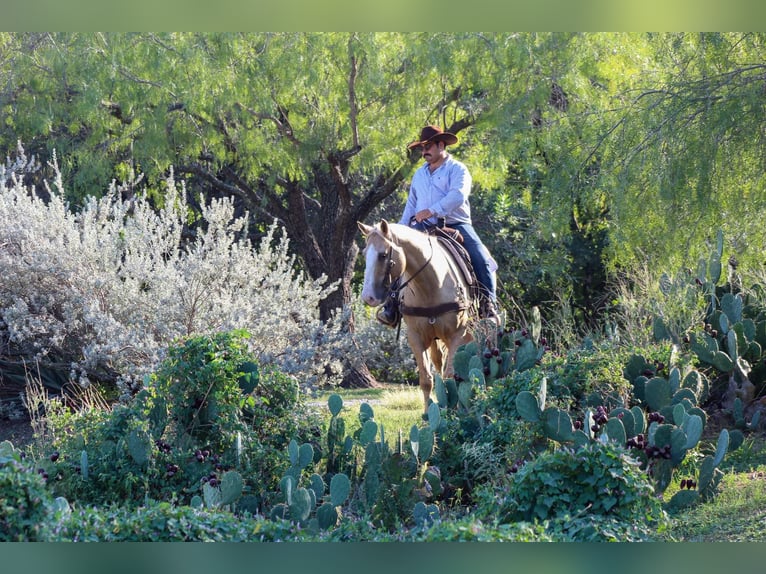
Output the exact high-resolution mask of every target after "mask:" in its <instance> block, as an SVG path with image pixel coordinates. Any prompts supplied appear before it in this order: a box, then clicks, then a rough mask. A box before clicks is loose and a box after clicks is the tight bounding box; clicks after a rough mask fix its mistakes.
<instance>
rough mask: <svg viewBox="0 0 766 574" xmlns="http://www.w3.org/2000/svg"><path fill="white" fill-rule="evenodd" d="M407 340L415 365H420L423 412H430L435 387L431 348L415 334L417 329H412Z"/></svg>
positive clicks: (419, 379)
mask: <svg viewBox="0 0 766 574" xmlns="http://www.w3.org/2000/svg"><path fill="white" fill-rule="evenodd" d="M407 339H408V340H409V343H410V348H411V349H412V353H413V354H414V355H415V363H417V365H418V381H419V383H420V390H421V391H422V393H423V412H424V413H427V412H428V404H429V402H430V401H431V390H432V389H433V386H434V377H433V375H432V374H431V357H430V352H429V351H430V346H429V345H426V344H425V342H424V341H423V340H422V339H421V338H420V337H419V336H418V335H417V334H416V333H415V329H410V330H409V332H408V333H407Z"/></svg>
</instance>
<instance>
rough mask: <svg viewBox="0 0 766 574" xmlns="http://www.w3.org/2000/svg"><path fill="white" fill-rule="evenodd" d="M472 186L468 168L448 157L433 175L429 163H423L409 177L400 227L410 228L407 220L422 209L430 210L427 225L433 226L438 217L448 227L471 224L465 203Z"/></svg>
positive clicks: (469, 208)
mask: <svg viewBox="0 0 766 574" xmlns="http://www.w3.org/2000/svg"><path fill="white" fill-rule="evenodd" d="M471 183H472V179H471V174H470V173H469V172H468V168H467V167H466V166H465V165H464V164H463V163H461V162H459V161H458V160H456V159H454V158H453V157H452V156H451V155H449V154H447V157H446V159H445V160H444V162H443V163H442V164H441V165H440V166H439V167H438V168H436V170H435V171H434V172H433V173H432V172H431V170H430V169H429V168H428V163H427V162H426V163H424V164H423V165H422V166H420V167H419V168H418V169H417V171H415V174H414V175H413V176H412V182H411V183H410V193H409V195H408V197H407V203H406V205H405V206H404V213H403V214H402V218H401V219H400V220H399V223H401V224H402V225H409V224H410V219H412V217H413V216H414V215H415V214H416V213H417V212H418V211H421V210H423V209H429V210H431V212H432V213H433V214H434V215H433V217H431V218H430V219H429V222H430V223H434V224H435V223H436V219H437V218H438V217H444V218H445V220H446V224H447V225H450V224H451V223H471V206H470V204H469V203H468V196H469V195H470V194H471Z"/></svg>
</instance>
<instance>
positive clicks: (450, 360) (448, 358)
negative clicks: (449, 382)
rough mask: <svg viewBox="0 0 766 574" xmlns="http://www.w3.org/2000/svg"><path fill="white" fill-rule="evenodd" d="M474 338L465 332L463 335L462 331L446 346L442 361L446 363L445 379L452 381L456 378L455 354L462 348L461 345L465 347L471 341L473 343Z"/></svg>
mask: <svg viewBox="0 0 766 574" xmlns="http://www.w3.org/2000/svg"><path fill="white" fill-rule="evenodd" d="M472 338H473V337H471V335H470V334H469V333H467V332H465V331H463V332H462V333H461V332H460V331H458V332H456V333H455V334H454V335H453V336H452V338H451V339H450V340H449V341H448V342H447V344H446V345H445V347H446V349H445V352H444V357H443V358H442V360H443V361H444V375H443V376H444V378H445V379H451V378H452V377H454V376H455V365H454V360H455V353H457V350H458V349H459V348H460V346H461V345H465V344H466V343H468V342H469V341H471V339H472Z"/></svg>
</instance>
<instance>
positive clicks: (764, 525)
mask: <svg viewBox="0 0 766 574" xmlns="http://www.w3.org/2000/svg"><path fill="white" fill-rule="evenodd" d="M721 470H723V471H724V473H725V475H724V478H723V480H722V481H721V484H720V486H719V494H718V496H716V497H715V498H714V499H713V500H711V501H709V502H706V503H703V504H699V505H697V506H695V507H693V508H691V509H689V510H686V511H684V512H681V513H679V514H676V515H674V516H673V525H672V527H671V529H670V531H669V532H668V533H667V534H668V537H669V539H671V540H675V541H679V542H763V541H766V448H765V445H764V437H762V436H761V437H756V438H753V439H748V440H746V441H745V443H744V444H743V445H742V446H741V447H740V448H739V449H737V450H736V451H734V452H732V453H730V454H728V455H727V457H726V459H725V461H724V464H722V466H721ZM668 493H670V489H669V491H668Z"/></svg>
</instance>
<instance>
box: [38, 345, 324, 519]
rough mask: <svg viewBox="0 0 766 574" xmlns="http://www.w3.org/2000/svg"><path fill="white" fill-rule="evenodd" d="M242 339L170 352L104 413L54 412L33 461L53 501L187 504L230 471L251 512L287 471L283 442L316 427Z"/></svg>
mask: <svg viewBox="0 0 766 574" xmlns="http://www.w3.org/2000/svg"><path fill="white" fill-rule="evenodd" d="M247 337H248V334H247V333H246V332H243V331H234V332H231V333H219V334H216V335H211V336H205V337H193V338H190V339H188V340H187V341H185V342H183V343H181V344H179V345H178V346H176V347H173V348H171V349H170V350H169V351H168V357H167V358H166V360H165V361H164V362H163V363H162V364H161V365H160V367H159V368H158V370H157V372H156V373H154V374H153V375H152V376H151V377H150V378H149V379H148V380H147V382H146V385H145V388H144V389H143V390H142V391H141V392H139V393H138V394H137V395H136V396H135V397H134V398H133V399H132V400H131V401H130V402H129V403H127V404H118V405H116V406H114V407H113V408H112V410H111V411H110V410H104V409H100V408H89V409H83V410H81V411H78V412H71V411H69V410H68V409H63V408H52V409H51V410H50V412H49V416H48V418H47V422H46V425H47V431H46V433H45V436H44V437H43V440H41V441H39V442H38V443H37V444H36V445H35V451H36V455H37V458H38V462H39V464H40V465H41V466H42V467H43V468H44V469H45V470H46V472H48V474H49V475H50V476H56V477H57V480H56V481H54V482H52V484H51V488H52V489H53V491H54V493H55V494H58V495H61V496H64V497H66V498H67V499H68V500H71V501H78V502H79V503H80V504H102V503H109V502H111V501H114V500H121V501H124V502H126V503H129V504H132V505H135V504H140V503H142V502H143V501H144V500H146V499H147V498H149V499H154V500H165V501H177V502H181V503H188V502H189V501H190V500H191V499H192V498H193V497H194V496H197V495H198V496H202V495H203V494H204V490H205V485H208V486H211V487H214V488H219V487H220V481H221V478H222V476H223V475H224V474H225V473H226V472H227V471H230V470H237V472H238V473H239V474H240V475H241V476H242V477H243V478H244V482H245V493H246V494H247V495H248V497H249V498H248V500H249V501H250V504H251V505H252V504H254V505H255V506H256V507H257V506H258V505H259V504H260V497H262V496H263V495H264V494H265V493H267V492H268V491H269V490H273V489H275V488H276V485H277V484H278V482H279V479H280V477H281V476H282V473H283V471H284V469H285V468H286V467H287V466H288V462H287V460H286V456H285V450H286V447H287V444H288V443H289V441H290V439H291V438H296V439H298V440H307V439H308V438H309V437H311V436H313V435H314V434H315V433H316V432H317V431H316V429H317V428H319V423H318V421H317V420H315V417H314V416H313V415H311V414H309V412H308V410H307V409H306V408H305V406H304V405H303V403H302V399H301V395H300V394H299V393H298V385H297V383H296V381H295V380H294V378H293V377H290V376H287V375H285V374H283V373H281V372H279V371H278V370H277V369H276V368H274V367H266V368H262V367H261V366H260V365H258V363H257V362H256V361H255V359H254V357H253V356H252V354H251V353H250V352H249V351H248V350H247V347H246V344H245V342H246V339H247ZM52 404H55V402H54V403H52ZM54 452H55V453H56V456H55V457H52V456H51V455H52V453H54ZM54 459H55V460H54Z"/></svg>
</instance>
